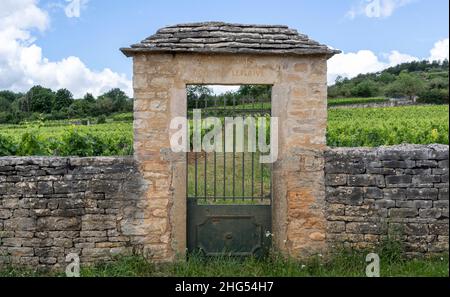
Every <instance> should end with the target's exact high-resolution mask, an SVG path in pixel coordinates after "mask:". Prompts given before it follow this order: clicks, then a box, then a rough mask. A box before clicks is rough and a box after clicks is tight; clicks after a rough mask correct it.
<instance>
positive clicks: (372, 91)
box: [352, 79, 379, 97]
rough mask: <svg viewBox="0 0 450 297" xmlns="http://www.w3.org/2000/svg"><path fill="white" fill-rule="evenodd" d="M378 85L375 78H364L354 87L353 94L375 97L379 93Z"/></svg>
mask: <svg viewBox="0 0 450 297" xmlns="http://www.w3.org/2000/svg"><path fill="white" fill-rule="evenodd" d="M378 92H379V88H378V85H377V84H376V83H375V82H374V81H373V80H369V79H367V80H363V81H362V82H360V83H359V84H357V85H356V86H355V87H354V88H353V89H352V95H353V96H360V97H373V96H376V95H378Z"/></svg>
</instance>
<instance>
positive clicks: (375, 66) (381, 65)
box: [328, 50, 419, 85]
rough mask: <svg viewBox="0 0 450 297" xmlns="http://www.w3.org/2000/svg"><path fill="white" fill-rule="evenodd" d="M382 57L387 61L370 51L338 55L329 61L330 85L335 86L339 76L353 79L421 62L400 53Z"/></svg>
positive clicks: (396, 52)
mask: <svg viewBox="0 0 450 297" xmlns="http://www.w3.org/2000/svg"><path fill="white" fill-rule="evenodd" d="M382 57H383V58H384V60H385V61H382V60H381V59H380V58H379V57H378V56H377V55H376V54H375V53H374V52H372V51H370V50H361V51H358V52H356V53H342V54H339V55H336V56H334V57H333V58H331V59H330V60H329V61H328V84H329V85H331V84H333V83H334V82H335V81H336V78H337V77H338V76H342V77H346V78H353V77H355V76H357V75H358V74H365V73H370V72H378V71H381V70H383V69H386V68H388V67H392V66H395V65H398V64H401V63H406V62H412V61H418V60H419V58H417V57H414V56H411V55H408V54H402V53H400V52H398V51H391V52H390V53H389V54H384V55H382Z"/></svg>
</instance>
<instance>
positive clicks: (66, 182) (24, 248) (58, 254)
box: [0, 157, 163, 267]
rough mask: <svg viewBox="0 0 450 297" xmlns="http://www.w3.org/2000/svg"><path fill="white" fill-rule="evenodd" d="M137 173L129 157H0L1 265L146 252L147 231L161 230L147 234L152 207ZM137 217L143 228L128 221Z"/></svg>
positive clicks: (59, 262)
mask: <svg viewBox="0 0 450 297" xmlns="http://www.w3.org/2000/svg"><path fill="white" fill-rule="evenodd" d="M138 172H139V170H137V168H136V166H135V163H134V161H133V159H132V158H37V157H32V158H9V157H7V158H0V267H1V266H2V265H7V264H24V265H29V266H33V267H39V266H54V267H60V266H63V265H65V258H66V256H67V255H68V254H69V253H75V254H77V255H79V256H80V260H81V262H83V263H92V262H97V261H101V260H108V259H110V258H111V257H112V256H113V255H116V254H124V253H130V252H133V250H136V249H140V250H141V251H143V250H145V249H146V248H147V247H146V246H145V245H142V243H146V242H149V240H147V237H148V236H157V235H156V234H160V233H161V232H158V231H159V230H154V232H153V233H152V234H150V235H149V234H148V233H146V232H142V228H144V227H145V226H146V225H147V224H146V221H145V219H146V218H147V216H146V212H148V211H151V210H149V209H148V208H147V205H146V201H145V200H143V199H142V196H143V195H142V193H143V192H144V191H145V189H146V188H147V187H148V185H147V184H146V182H145V181H144V180H143V179H141V177H140V175H139V173H138ZM136 220H139V221H140V223H141V226H136V225H135V224H130V222H134V223H135V222H136ZM153 228H161V229H163V227H161V226H158V224H157V223H155V224H154V225H153ZM144 231H146V230H144ZM158 242H159V240H158Z"/></svg>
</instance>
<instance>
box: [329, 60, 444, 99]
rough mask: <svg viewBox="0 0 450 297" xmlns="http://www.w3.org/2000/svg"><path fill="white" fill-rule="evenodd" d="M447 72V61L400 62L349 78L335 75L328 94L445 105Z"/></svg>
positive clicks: (334, 96)
mask: <svg viewBox="0 0 450 297" xmlns="http://www.w3.org/2000/svg"><path fill="white" fill-rule="evenodd" d="M448 74H449V62H448V61H447V60H445V61H443V62H438V61H434V62H429V61H426V60H424V61H421V62H410V63H403V64H400V65H397V66H395V67H390V68H388V69H385V70H383V71H381V72H376V73H369V74H360V75H358V76H357V77H355V78H352V79H347V78H343V77H338V78H337V79H336V84H335V85H333V86H330V87H328V96H329V97H330V98H339V97H378V96H386V97H394V98H400V97H409V98H410V99H414V100H415V99H417V100H418V101H419V102H422V103H437V104H448V102H449V100H448V87H449V81H448V78H449V76H448Z"/></svg>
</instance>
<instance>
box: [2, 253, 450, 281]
mask: <svg viewBox="0 0 450 297" xmlns="http://www.w3.org/2000/svg"><path fill="white" fill-rule="evenodd" d="M366 255H367V252H361V251H359V252H357V251H341V252H338V253H336V254H335V255H334V256H332V257H331V258H330V259H328V260H325V259H324V258H323V257H320V256H316V257H313V258H311V259H309V260H308V261H298V260H293V259H286V258H283V257H281V256H279V255H272V256H270V257H268V258H267V259H264V260H259V259H255V258H246V259H236V258H229V257H222V258H215V259H203V258H200V257H191V258H190V259H189V260H187V261H178V262H176V263H173V264H159V265H156V264H152V263H148V262H147V261H146V260H145V259H144V258H143V257H141V256H122V257H119V258H117V259H116V260H115V261H113V262H109V263H103V264H98V265H96V266H91V267H82V269H81V276H83V277H156V276H169V277H176V276H178V277H208V276H215V277H278V276H280V277H344V276H347V277H364V276H365V268H366V265H367V263H366V262H365V257H366ZM380 258H381V263H380V274H381V276H382V277H393V276H401V277H412V276H418V277H448V276H449V270H448V267H449V266H448V265H449V261H448V260H449V258H448V255H442V256H435V257H432V258H427V259H413V260H407V259H404V258H402V257H400V258H396V259H395V260H392V259H391V258H390V257H384V256H383V254H382V253H381V254H380ZM38 276H64V274H63V273H49V272H47V273H45V272H36V271H33V270H30V269H17V268H11V267H7V268H5V269H3V270H1V269H0V277H38Z"/></svg>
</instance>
